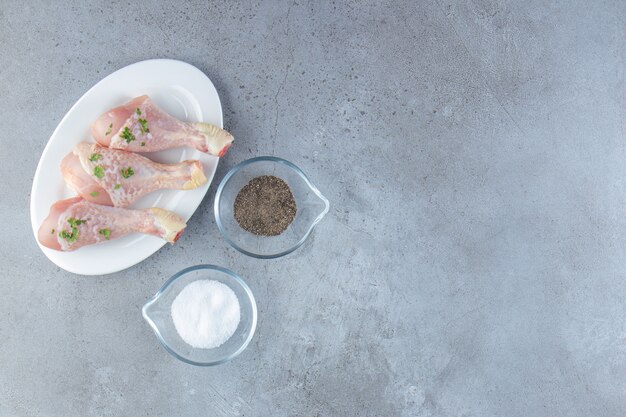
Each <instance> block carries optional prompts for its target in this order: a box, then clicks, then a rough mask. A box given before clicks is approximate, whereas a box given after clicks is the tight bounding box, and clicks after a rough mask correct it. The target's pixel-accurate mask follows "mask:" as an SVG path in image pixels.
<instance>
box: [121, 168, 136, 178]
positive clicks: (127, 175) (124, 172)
mask: <svg viewBox="0 0 626 417" xmlns="http://www.w3.org/2000/svg"><path fill="white" fill-rule="evenodd" d="M133 175H135V171H133V169H132V168H131V167H128V168H122V177H124V178H130V177H131V176H133Z"/></svg>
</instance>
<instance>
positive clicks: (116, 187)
mask: <svg viewBox="0 0 626 417" xmlns="http://www.w3.org/2000/svg"><path fill="white" fill-rule="evenodd" d="M120 188H122V184H115V187H113V189H114V190H119V189H120Z"/></svg>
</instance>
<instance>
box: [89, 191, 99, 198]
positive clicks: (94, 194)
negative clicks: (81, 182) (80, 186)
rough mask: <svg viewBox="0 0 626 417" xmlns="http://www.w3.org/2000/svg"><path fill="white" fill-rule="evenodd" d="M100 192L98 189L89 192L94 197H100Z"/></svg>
mask: <svg viewBox="0 0 626 417" xmlns="http://www.w3.org/2000/svg"><path fill="white" fill-rule="evenodd" d="M99 194H100V193H99V192H97V191H92V192H90V193H89V195H90V196H92V197H98V195H99Z"/></svg>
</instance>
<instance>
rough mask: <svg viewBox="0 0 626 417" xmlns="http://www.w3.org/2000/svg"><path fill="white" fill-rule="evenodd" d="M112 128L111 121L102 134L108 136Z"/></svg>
mask: <svg viewBox="0 0 626 417" xmlns="http://www.w3.org/2000/svg"><path fill="white" fill-rule="evenodd" d="M112 129H113V123H111V124H110V125H109V128H108V129H107V131H106V132H105V133H104V136H109V135H110V134H111V130H112Z"/></svg>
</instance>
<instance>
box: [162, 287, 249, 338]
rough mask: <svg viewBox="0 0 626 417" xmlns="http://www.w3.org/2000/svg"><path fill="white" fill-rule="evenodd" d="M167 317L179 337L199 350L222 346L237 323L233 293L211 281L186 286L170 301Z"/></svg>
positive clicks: (236, 301) (237, 313) (236, 305)
mask: <svg viewBox="0 0 626 417" xmlns="http://www.w3.org/2000/svg"><path fill="white" fill-rule="evenodd" d="M171 313H172V319H173V320H174V326H175V327H176V331H177V332H178V334H179V335H180V337H181V338H182V339H183V340H184V341H185V342H186V343H187V344H189V345H191V346H193V347H194V348H199V349H211V348H216V347H218V346H220V345H221V344H223V343H224V342H226V341H227V340H228V339H230V337H231V336H232V335H233V333H235V330H237V326H238V325H239V319H240V312H239V300H237V296H236V295H235V292H234V291H233V290H232V289H230V287H228V286H227V285H225V284H222V283H221V282H218V281H211V280H198V281H194V282H191V283H189V284H187V286H185V288H183V290H182V291H181V292H180V294H178V295H177V296H176V298H175V299H174V302H173V303H172V311H171Z"/></svg>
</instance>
